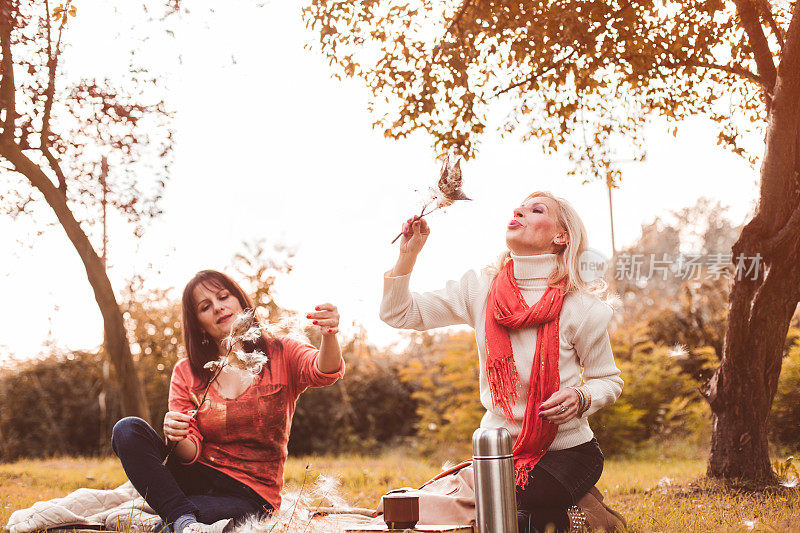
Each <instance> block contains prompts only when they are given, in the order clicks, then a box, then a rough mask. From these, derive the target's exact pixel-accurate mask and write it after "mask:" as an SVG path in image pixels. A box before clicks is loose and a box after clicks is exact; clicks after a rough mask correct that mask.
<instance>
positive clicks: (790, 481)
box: [781, 478, 797, 489]
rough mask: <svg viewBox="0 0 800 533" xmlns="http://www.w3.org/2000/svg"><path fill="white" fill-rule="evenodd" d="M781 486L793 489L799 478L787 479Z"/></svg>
mask: <svg viewBox="0 0 800 533" xmlns="http://www.w3.org/2000/svg"><path fill="white" fill-rule="evenodd" d="M781 486H783V487H786V488H787V489H793V488H795V487H796V486H797V478H791V479H785V480H783V481H782V482H781Z"/></svg>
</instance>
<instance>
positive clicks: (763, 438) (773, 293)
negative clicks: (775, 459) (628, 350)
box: [706, 11, 800, 484]
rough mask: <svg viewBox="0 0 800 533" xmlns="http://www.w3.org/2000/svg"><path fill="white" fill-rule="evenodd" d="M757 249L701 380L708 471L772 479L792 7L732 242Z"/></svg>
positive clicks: (799, 55)
mask: <svg viewBox="0 0 800 533" xmlns="http://www.w3.org/2000/svg"><path fill="white" fill-rule="evenodd" d="M739 254H743V255H744V256H747V257H752V256H755V255H756V254H760V255H761V256H763V258H764V265H766V266H767V267H768V270H767V271H766V272H764V271H763V268H762V271H761V272H760V273H759V275H758V276H757V277H756V279H750V278H751V276H749V275H748V276H743V278H745V279H737V278H735V279H734V282H733V287H732V289H731V295H730V299H729V308H728V325H727V331H726V334H725V346H724V349H723V354H722V360H721V363H720V366H719V368H718V369H717V371H716V373H715V374H714V376H713V378H712V379H711V381H710V383H709V386H708V388H707V391H706V394H707V399H708V401H709V403H710V405H711V411H712V413H713V418H714V422H713V430H712V436H711V454H710V456H709V461H708V475H709V476H710V477H717V478H724V479H731V480H733V479H736V480H739V481H744V482H747V483H750V484H765V483H772V482H774V481H775V476H774V474H773V472H772V469H771V467H770V461H769V449H768V445H767V442H768V441H767V419H768V417H769V411H770V407H771V405H772V400H773V397H774V396H775V391H776V389H777V385H778V377H779V376H780V371H781V358H782V356H783V347H784V344H785V342H786V334H787V332H788V329H789V322H790V320H791V318H792V315H793V313H794V311H795V309H796V308H797V303H798V300H800V13H798V12H797V11H795V13H794V16H793V19H792V22H791V24H790V26H789V31H788V32H787V35H786V41H785V44H784V49H783V54H782V57H781V64H780V66H779V68H778V75H777V80H776V82H775V89H774V92H773V95H772V103H771V106H770V110H769V122H768V129H767V137H766V151H765V154H764V160H763V164H762V167H761V195H760V201H759V205H758V211H757V213H756V215H755V217H754V218H753V220H751V221H750V222H749V223H748V224H747V225H746V226H745V228H744V229H743V231H742V234H741V236H740V237H739V240H738V241H737V242H736V244H735V245H734V246H733V256H734V262H735V261H736V258H737V256H739Z"/></svg>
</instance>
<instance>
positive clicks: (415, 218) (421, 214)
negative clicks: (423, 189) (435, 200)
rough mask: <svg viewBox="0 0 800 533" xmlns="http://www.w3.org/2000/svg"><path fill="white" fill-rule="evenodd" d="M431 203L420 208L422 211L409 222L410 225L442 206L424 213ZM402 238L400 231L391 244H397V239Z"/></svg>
mask: <svg viewBox="0 0 800 533" xmlns="http://www.w3.org/2000/svg"><path fill="white" fill-rule="evenodd" d="M431 203H432V202H428V203H427V204H425V205H424V206H423V207H422V211H420V214H419V215H417V216H415V217H414V218H413V219H412V221H411V223H412V224H413V223H414V222H416V221H417V220H422V217H424V216H427V215H430V214H431V213H433V212H434V211H436V210H437V209H439V208H441V207H442V206H440V205H438V206H436V207H434V208H433V209H431V210H430V211H425V210H426V209H427V208H428V206H429V205H431ZM402 236H403V232H402V231H401V232H400V233H399V234H398V235H397V237H395V238H394V240H393V241H392V244H394V243H396V242H397V239H399V238H400V237H402Z"/></svg>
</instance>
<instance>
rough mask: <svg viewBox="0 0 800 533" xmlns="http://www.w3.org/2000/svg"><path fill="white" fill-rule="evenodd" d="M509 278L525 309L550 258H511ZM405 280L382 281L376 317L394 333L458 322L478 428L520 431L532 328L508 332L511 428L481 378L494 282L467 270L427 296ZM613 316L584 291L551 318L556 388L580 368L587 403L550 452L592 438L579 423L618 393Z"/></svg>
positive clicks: (537, 293)
mask: <svg viewBox="0 0 800 533" xmlns="http://www.w3.org/2000/svg"><path fill="white" fill-rule="evenodd" d="M511 257H512V259H513V260H514V277H515V278H516V280H517V284H518V285H519V289H520V291H521V292H522V296H523V297H524V298H525V301H526V302H527V303H528V305H533V304H534V303H536V302H537V301H538V300H539V298H541V296H542V295H543V294H544V291H545V290H546V289H547V277H548V276H549V275H550V273H551V272H552V271H553V269H554V268H555V267H556V255H555V254H541V255H533V256H516V255H513V254H512V256H511ZM410 277H411V275H410V274H408V275H405V276H396V277H395V276H391V275H390V274H389V273H387V274H386V275H385V276H384V289H383V300H382V302H381V310H380V315H381V319H382V320H383V321H384V322H386V323H387V324H389V325H390V326H392V327H395V328H404V329H415V330H419V331H422V330H427V329H432V328H439V327H443V326H452V325H456V324H466V325H468V326H471V327H472V328H474V329H475V340H476V341H477V344H478V358H479V361H480V395H481V403H482V404H483V406H484V407H485V408H486V414H485V415H484V416H483V419H482V420H481V427H484V428H496V427H505V428H506V429H508V431H509V433H511V435H512V436H513V437H516V436H517V435H518V434H519V432H520V430H521V429H522V420H523V416H524V414H525V405H526V402H527V398H528V386H529V383H530V375H531V366H532V365H533V354H534V352H535V351H536V332H537V330H538V328H535V327H531V328H522V329H511V330H509V331H510V337H511V348H512V350H513V352H514V361H515V363H516V366H517V372H518V373H519V379H520V384H519V388H518V390H517V392H518V394H517V402H516V404H514V405H513V406H512V412H513V414H514V421H515V424H511V423H509V422H508V421H507V420H506V419H505V416H503V412H502V410H501V409H500V407H493V406H492V397H491V393H490V392H489V383H488V380H487V378H486V335H485V330H484V324H485V322H486V308H487V300H488V296H489V289H490V288H491V286H492V281H493V280H494V276H493V275H492V274H491V273H489V272H487V271H486V270H483V271H481V272H476V271H474V270H471V271H469V272H467V273H466V274H464V276H462V278H461V279H460V280H459V281H449V282H447V284H446V285H445V287H444V288H443V289H440V290H438V291H434V292H426V293H412V292H410V291H409V280H410ZM612 314H613V310H612V309H611V307H609V306H608V305H607V304H605V303H603V302H602V301H601V300H600V299H599V298H597V296H594V295H592V294H589V293H584V292H580V293H569V294H567V295H566V296H565V297H564V303H563V305H562V308H561V315H560V317H559V340H560V343H559V344H560V348H559V358H558V372H559V375H560V378H561V386H560V388H561V389H564V388H565V387H569V386H578V385H581V369H583V376H582V377H583V381H584V382H585V385H584V388H586V389H588V390H589V392H590V394H591V396H592V405H591V407H590V408H589V410H588V411H586V412H585V413H584V414H583V416H582V417H580V418H577V417H576V418H573V419H572V420H570V421H569V422H567V423H565V424H562V425H560V426H559V427H558V434H557V435H556V438H555V440H554V441H553V444H552V445H551V446H550V449H551V450H563V449H565V448H571V447H573V446H577V445H579V444H583V443H585V442H588V441H590V440H591V439H592V437H593V436H594V434H593V433H592V430H591V428H590V427H589V422H588V421H587V417H588V416H589V415H591V414H592V413H594V412H596V411H597V410H599V409H601V408H603V407H605V406H606V405H610V404H612V403H614V402H615V401H616V400H617V398H618V397H619V395H620V393H621V392H622V385H623V383H622V379H620V371H619V369H618V368H617V366H616V364H615V363H614V355H613V354H612V352H611V343H610V342H609V338H608V331H607V330H608V324H609V322H610V321H611V316H612Z"/></svg>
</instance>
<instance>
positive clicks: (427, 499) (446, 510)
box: [378, 461, 476, 526]
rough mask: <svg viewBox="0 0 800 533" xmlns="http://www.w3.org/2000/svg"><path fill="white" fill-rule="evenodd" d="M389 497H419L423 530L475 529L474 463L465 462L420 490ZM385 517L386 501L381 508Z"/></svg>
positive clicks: (420, 523)
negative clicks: (452, 527)
mask: <svg viewBox="0 0 800 533" xmlns="http://www.w3.org/2000/svg"><path fill="white" fill-rule="evenodd" d="M386 494H408V495H409V496H419V522H417V524H418V525H421V526H445V525H446V526H451V525H452V526H458V525H473V524H475V522H476V517H475V474H474V471H473V470H472V461H465V462H463V463H461V464H459V465H457V466H454V467H453V468H450V469H449V470H446V471H444V472H442V473H440V474H439V475H437V476H436V477H435V478H433V479H432V480H430V481H428V482H427V483H425V484H424V485H422V486H421V487H420V488H418V489H412V488H409V487H404V488H401V489H395V490H390V491H389V492H387V493H386ZM378 514H379V515H382V514H383V498H381V502H380V504H378Z"/></svg>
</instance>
